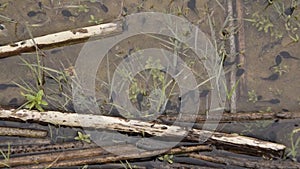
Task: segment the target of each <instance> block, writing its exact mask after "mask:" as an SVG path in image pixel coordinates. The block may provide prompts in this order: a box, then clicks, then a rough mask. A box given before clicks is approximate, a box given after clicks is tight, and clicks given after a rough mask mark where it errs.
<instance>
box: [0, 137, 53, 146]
mask: <svg viewBox="0 0 300 169" xmlns="http://www.w3.org/2000/svg"><path fill="white" fill-rule="evenodd" d="M33 144H35V145H41V144H51V140H47V139H36V138H34V139H29V138H22V139H20V140H19V139H14V140H1V143H0V147H7V146H8V145H10V146H18V145H33Z"/></svg>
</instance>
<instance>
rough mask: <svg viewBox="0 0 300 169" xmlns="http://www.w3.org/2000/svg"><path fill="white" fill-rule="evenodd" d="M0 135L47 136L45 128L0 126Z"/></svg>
mask: <svg viewBox="0 0 300 169" xmlns="http://www.w3.org/2000/svg"><path fill="white" fill-rule="evenodd" d="M0 136H17V137H31V138H44V137H46V136H47V131H45V130H36V129H25V128H16V127H3V126H0Z"/></svg>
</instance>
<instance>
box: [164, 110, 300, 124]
mask: <svg viewBox="0 0 300 169" xmlns="http://www.w3.org/2000/svg"><path fill="white" fill-rule="evenodd" d="M176 118H177V116H174V115H169V116H168V115H161V116H160V117H159V119H160V120H161V121H163V122H170V123H173V122H174V121H175V120H178V121H181V122H190V121H194V120H195V122H196V123H204V122H205V121H207V116H206V115H189V114H183V115H182V116H181V118H180V119H176ZM297 118H300V112H277V113H276V112H239V113H223V114H222V118H221V119H220V121H219V123H228V122H234V121H254V120H275V119H297ZM209 119H210V120H217V118H214V117H213V116H210V117H209Z"/></svg>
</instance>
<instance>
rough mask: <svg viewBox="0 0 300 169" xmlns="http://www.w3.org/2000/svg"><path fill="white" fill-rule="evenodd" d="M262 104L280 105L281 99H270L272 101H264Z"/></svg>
mask: <svg viewBox="0 0 300 169" xmlns="http://www.w3.org/2000/svg"><path fill="white" fill-rule="evenodd" d="M260 102H267V103H271V104H278V103H280V100H279V99H270V100H262V101H260Z"/></svg>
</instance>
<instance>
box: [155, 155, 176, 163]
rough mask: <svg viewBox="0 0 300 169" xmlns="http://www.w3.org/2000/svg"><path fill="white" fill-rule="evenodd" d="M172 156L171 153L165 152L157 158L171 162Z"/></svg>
mask: <svg viewBox="0 0 300 169" xmlns="http://www.w3.org/2000/svg"><path fill="white" fill-rule="evenodd" d="M173 158H174V156H173V155H172V154H165V155H163V156H160V157H158V160H160V161H165V162H168V163H170V164H173Z"/></svg>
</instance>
